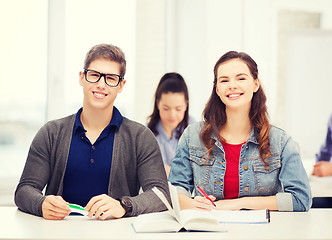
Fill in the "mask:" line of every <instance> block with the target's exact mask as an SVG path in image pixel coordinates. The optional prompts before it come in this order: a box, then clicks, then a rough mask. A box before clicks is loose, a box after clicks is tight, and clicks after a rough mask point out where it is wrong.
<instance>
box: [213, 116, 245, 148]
mask: <svg viewBox="0 0 332 240" xmlns="http://www.w3.org/2000/svg"><path fill="white" fill-rule="evenodd" d="M226 114H227V122H226V124H225V125H224V126H223V128H222V129H221V131H220V132H219V134H220V136H221V137H222V138H223V139H224V140H225V141H226V142H227V143H230V144H240V143H244V142H246V141H247V140H248V138H249V135H250V131H251V122H250V119H249V112H246V111H226Z"/></svg>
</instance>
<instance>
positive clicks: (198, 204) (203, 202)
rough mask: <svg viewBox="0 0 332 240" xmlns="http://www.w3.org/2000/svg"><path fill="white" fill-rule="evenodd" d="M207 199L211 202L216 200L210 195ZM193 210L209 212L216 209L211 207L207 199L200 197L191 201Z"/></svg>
mask: <svg viewBox="0 0 332 240" xmlns="http://www.w3.org/2000/svg"><path fill="white" fill-rule="evenodd" d="M209 198H210V199H211V200H212V201H215V200H216V198H215V197H214V196H212V195H210V196H209ZM193 208H196V209H199V210H211V209H215V208H216V207H215V206H213V204H212V203H211V202H210V200H209V199H206V198H205V197H202V196H196V197H195V198H194V199H193Z"/></svg>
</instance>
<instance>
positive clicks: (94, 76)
mask: <svg viewBox="0 0 332 240" xmlns="http://www.w3.org/2000/svg"><path fill="white" fill-rule="evenodd" d="M84 76H85V80H86V81H88V82H90V83H96V82H98V81H99V80H100V79H101V78H102V77H104V81H105V83H106V84H107V85H108V86H110V87H117V86H118V85H119V83H120V82H121V80H122V79H123V77H122V76H120V75H117V74H105V73H100V72H97V71H95V70H91V69H84Z"/></svg>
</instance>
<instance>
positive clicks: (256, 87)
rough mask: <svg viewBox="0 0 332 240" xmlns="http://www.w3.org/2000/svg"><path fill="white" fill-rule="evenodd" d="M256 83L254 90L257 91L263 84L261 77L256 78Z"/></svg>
mask: <svg viewBox="0 0 332 240" xmlns="http://www.w3.org/2000/svg"><path fill="white" fill-rule="evenodd" d="M254 83H255V87H254V92H257V91H258V89H259V87H260V86H261V83H260V81H259V78H257V79H255V80H254Z"/></svg>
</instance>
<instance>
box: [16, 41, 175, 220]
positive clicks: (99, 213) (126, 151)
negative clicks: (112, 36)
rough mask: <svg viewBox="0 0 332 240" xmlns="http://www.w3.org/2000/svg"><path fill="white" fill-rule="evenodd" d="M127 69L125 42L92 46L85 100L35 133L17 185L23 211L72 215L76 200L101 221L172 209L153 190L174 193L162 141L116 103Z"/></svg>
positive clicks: (86, 63) (86, 66)
mask: <svg viewBox="0 0 332 240" xmlns="http://www.w3.org/2000/svg"><path fill="white" fill-rule="evenodd" d="M125 72H126V60H125V57H124V54H123V52H122V51H121V49H119V48H118V47H116V46H113V45H109V44H100V45H97V46H94V47H92V49H91V50H90V51H89V52H88V53H87V55H86V58H85V61H84V70H83V71H81V72H80V74H79V83H80V85H81V86H82V87H83V93H84V98H83V107H82V108H81V109H80V110H79V111H78V112H77V113H76V114H74V115H71V116H68V117H65V118H62V119H58V120H54V121H50V122H48V123H46V124H45V125H44V126H43V127H42V128H41V129H40V130H39V132H38V133H37V135H36V136H35V138H34V140H33V142H32V144H31V146H30V150H29V153H28V157H27V160H26V164H25V167H24V170H23V173H22V176H21V179H20V182H19V184H18V186H17V189H16V192H15V203H16V205H17V206H18V208H19V209H20V210H22V211H24V212H27V213H31V214H34V215H37V216H42V217H44V218H45V219H54V220H59V219H63V218H65V217H66V216H68V215H69V214H70V212H71V210H70V208H69V206H68V203H74V204H79V205H81V206H84V207H85V211H87V212H88V213H89V214H88V216H89V217H90V218H91V217H93V216H95V218H97V219H101V220H104V219H106V218H108V217H115V218H121V217H123V216H136V215H139V214H141V213H148V212H155V211H162V210H165V206H164V205H163V203H162V202H161V201H160V200H159V198H158V197H157V196H156V195H155V194H154V193H153V192H152V190H151V189H152V188H153V187H157V188H159V189H160V190H161V191H162V192H163V193H164V194H165V195H166V196H168V197H169V192H168V185H167V178H166V174H165V171H164V168H163V162H162V158H161V153H160V150H159V146H158V143H157V141H156V139H155V137H154V135H153V134H152V132H151V131H150V130H149V129H148V128H146V127H145V126H143V125H141V124H139V123H136V122H133V121H131V120H129V119H127V118H125V117H123V116H122V115H121V113H120V112H119V111H118V109H117V108H116V107H115V106H114V100H115V99H116V97H117V94H118V93H120V92H121V91H122V89H123V87H124V85H125V83H126V80H125V79H124V78H123V76H124V75H125ZM44 187H46V188H45V195H44V194H43V189H44ZM140 188H142V190H143V193H141V194H139V190H140Z"/></svg>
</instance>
